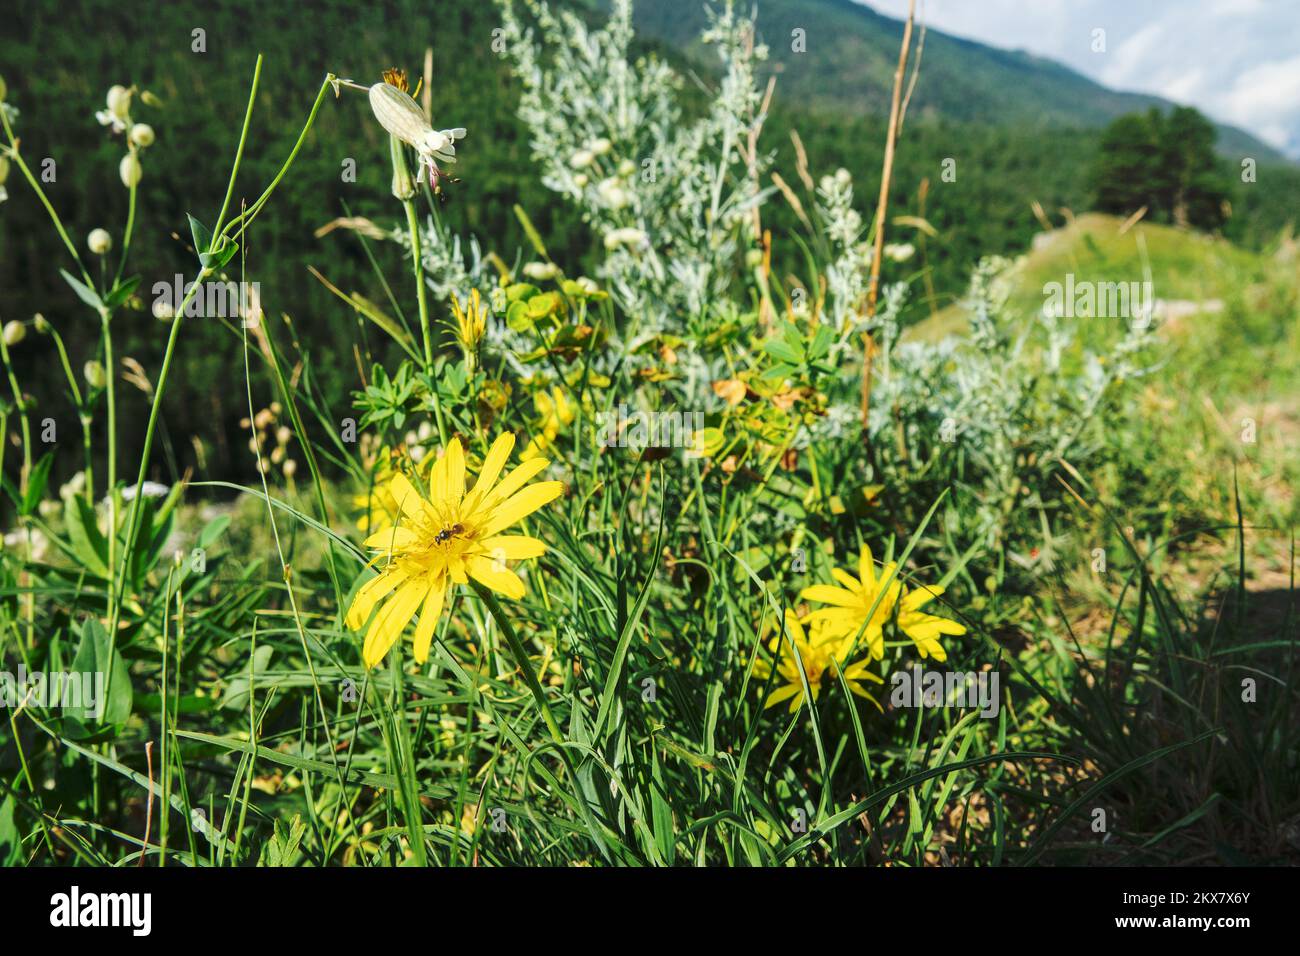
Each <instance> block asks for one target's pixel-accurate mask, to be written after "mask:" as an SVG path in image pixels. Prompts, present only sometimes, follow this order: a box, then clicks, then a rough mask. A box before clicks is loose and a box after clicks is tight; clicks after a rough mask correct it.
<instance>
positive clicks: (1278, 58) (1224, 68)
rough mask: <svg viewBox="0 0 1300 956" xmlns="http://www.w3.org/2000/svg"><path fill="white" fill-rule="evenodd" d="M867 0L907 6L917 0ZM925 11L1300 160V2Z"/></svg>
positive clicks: (1124, 0) (921, 7) (960, 4)
mask: <svg viewBox="0 0 1300 956" xmlns="http://www.w3.org/2000/svg"><path fill="white" fill-rule="evenodd" d="M859 2H863V3H865V4H866V5H867V6H870V7H873V8H875V9H876V10H878V11H880V12H881V13H884V14H888V15H889V16H895V17H900V18H901V17H903V16H905V15H906V13H907V4H908V0H859ZM922 12H924V15H925V17H924V18H925V20H926V22H928V23H929V24H930V26H932V27H934V28H935V29H938V30H942V31H944V32H945V33H953V34H956V35H958V36H963V37H968V38H969V39H972V40H978V41H980V42H981V43H987V44H989V45H991V46H999V47H1005V48H1008V49H1023V50H1028V51H1029V52H1031V53H1037V54H1039V55H1040V56H1046V57H1051V58H1052V59H1054V60H1059V61H1060V62H1062V63H1064V64H1066V65H1067V66H1069V67H1072V68H1073V69H1075V70H1078V71H1079V72H1080V73H1083V74H1084V75H1086V76H1089V77H1091V78H1092V79H1094V80H1097V81H1098V82H1099V83H1103V84H1105V85H1106V86H1109V87H1112V88H1114V89H1119V90H1132V91H1135V92H1140V93H1155V94H1157V95H1159V96H1163V97H1166V98H1168V99H1171V100H1174V101H1176V102H1179V103H1188V104H1190V105H1192V106H1195V107H1197V108H1198V109H1200V110H1201V111H1202V112H1204V113H1206V114H1207V115H1209V116H1212V117H1214V118H1215V119H1216V120H1219V121H1220V122H1224V123H1229V124H1231V125H1233V126H1239V127H1241V128H1242V129H1245V130H1249V131H1250V132H1251V133H1254V134H1255V135H1256V136H1258V137H1259V138H1260V139H1262V140H1264V141H1265V142H1267V143H1269V144H1271V145H1273V146H1276V147H1277V148H1278V149H1280V150H1282V151H1284V152H1286V153H1288V154H1289V155H1291V156H1293V157H1296V158H1300V0H917V15H918V17H920V16H921V14H922ZM1096 29H1103V30H1105V31H1106V37H1105V39H1106V49H1105V52H1094V51H1093V49H1092V39H1093V31H1094V30H1096ZM922 72H923V73H924V68H923V69H922Z"/></svg>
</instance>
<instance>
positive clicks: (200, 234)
mask: <svg viewBox="0 0 1300 956" xmlns="http://www.w3.org/2000/svg"><path fill="white" fill-rule="evenodd" d="M185 218H186V219H188V220H189V221H190V235H191V236H193V237H194V251H195V252H196V253H198V255H199V261H202V260H203V256H204V254H205V253H206V252H207V251H208V247H209V246H211V245H212V230H211V229H209V228H208V227H207V226H205V225H203V223H201V222H199V221H198V220H197V219H195V218H194V217H193V216H191V215H190V214H189V213H186V214H185ZM204 265H207V263H204Z"/></svg>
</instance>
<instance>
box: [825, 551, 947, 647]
mask: <svg viewBox="0 0 1300 956" xmlns="http://www.w3.org/2000/svg"><path fill="white" fill-rule="evenodd" d="M831 574H832V575H834V576H835V580H837V581H839V582H840V584H842V585H844V587H842V588H837V587H835V586H833V585H830V584H814V585H813V586H811V587H807V588H804V589H803V591H802V592H800V596H801V597H803V598H806V599H807V600H810V601H820V602H821V603H823V604H829V605H831V606H830V607H825V608H821V609H820V610H817V611H813V612H812V614H810V615H809V620H811V621H812V622H814V623H821V624H823V625H824V626H825V627H827V628H828V629H829V630H830V631H831V632H833V633H836V634H840V635H843V636H845V637H846V639H848V640H852V639H853V638H854V637H856V635H857V633H858V631H860V630H862V629H863V625H864V624H866V630H865V632H864V633H863V640H865V641H866V642H867V646H868V647H869V648H870V649H871V656H872V657H875V658H877V659H880V658H882V657H884V655H885V636H884V625H885V623H886V622H887V621H888V620H889V619H890V618H891V617H892V616H893V614H894V611H895V610H897V612H898V626H899V628H900V629H901V630H902V631H903V633H904V634H906V635H907V636H908V637H909V638H911V639H912V642H913V643H914V644H915V645H916V649H917V651H918V653H920V655H921V657H923V658H924V657H933V658H934V659H935V660H936V661H946V660H947V659H948V654H947V652H946V651H944V649H943V645H942V644H940V643H939V636H940V635H942V634H951V635H954V636H955V635H960V634H965V633H966V628H965V627H964V626H962V625H961V624H958V623H957V622H956V621H950V620H948V619H947V618H946V617H938V616H937V615H934V614H927V613H925V612H924V611H922V610H921V608H922V607H924V606H925V605H926V604H927V603H929V602H930V601H932V600H933V599H934V598H936V597H938V596H939V595H941V594H943V590H944V589H943V588H941V587H936V586H929V585H922V586H921V587H918V588H912V589H910V590H908V591H906V592H904V590H903V586H902V584H900V583H899V582H898V581H897V580H894V578H896V574H897V565H895V564H894V563H893V562H892V561H891V562H890V563H889V564H886V565H885V566H884V568H882V569H881V574H880V576H879V577H877V576H876V569H875V563H874V561H873V560H872V557H871V549H870V548H869V547H866V546H863V548H862V554H861V555H860V556H859V558H858V576H857V578H854V577H853V576H852V575H850V574H849V573H848V572H846V571H841V570H840V569H839V568H833V569H832V570H831ZM886 581H888V582H889V584H888V586H886V584H885V582H886ZM882 590H883V591H884V596H883V597H882V598H881V599H880V603H879V604H878V605H877V606H876V610H875V613H873V614H872V615H871V620H870V621H869V622H868V621H867V613H868V611H870V610H871V605H872V604H875V602H876V597H877V595H879V594H880V593H881V592H882Z"/></svg>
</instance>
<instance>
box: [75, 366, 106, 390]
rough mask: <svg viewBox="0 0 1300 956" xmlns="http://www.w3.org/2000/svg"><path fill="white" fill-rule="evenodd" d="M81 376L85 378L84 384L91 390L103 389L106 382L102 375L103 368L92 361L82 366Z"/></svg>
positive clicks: (104, 376)
mask: <svg viewBox="0 0 1300 956" xmlns="http://www.w3.org/2000/svg"><path fill="white" fill-rule="evenodd" d="M81 374H82V375H84V376H85V378H86V384H87V385H89V386H90V387H91V388H103V387H104V384H105V383H106V382H107V381H108V377H107V376H106V375H105V374H104V366H103V365H101V364H100V363H99V362H96V361H95V360H94V359H91V360H90V361H89V362H87V363H86V364H85V365H83V366H82V368H81Z"/></svg>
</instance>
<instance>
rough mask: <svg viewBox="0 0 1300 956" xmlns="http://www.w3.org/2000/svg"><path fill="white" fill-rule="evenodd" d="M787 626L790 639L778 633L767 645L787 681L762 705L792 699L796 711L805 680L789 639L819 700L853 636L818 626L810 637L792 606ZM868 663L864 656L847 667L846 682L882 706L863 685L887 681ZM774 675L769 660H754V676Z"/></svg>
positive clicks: (840, 664)
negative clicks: (864, 683)
mask: <svg viewBox="0 0 1300 956" xmlns="http://www.w3.org/2000/svg"><path fill="white" fill-rule="evenodd" d="M785 629H786V633H787V634H788V635H789V637H790V640H789V641H787V640H786V639H785V638H783V637H782V636H781V635H780V634H777V635H776V636H775V637H773V638H772V640H771V642H770V643H769V644H768V648H769V649H770V650H771V652H772V656H773V657H774V658H776V662H777V663H776V671H777V674H778V675H779V676H780V677H781V678H783V680H784V683H783V684H782V686H780V687H777V688H776V690H774V691H772V693H770V694H769V695H768V697H767V701H766V702H765V703H764V704H763V706H764V707H773V706H775V705H776V704H779V703H781V702H782V701H783V700H789V701H790V712H791V713H793V712H794V711H796V710H798V709H799V707H800V706H801V705H802V704H803V701H804V696H805V695H804V689H803V681H802V680H801V679H800V677H799V663H798V662H796V661H795V659H794V655H792V654H791V653H790V641H793V642H794V646H795V648H796V650H798V652H799V661H801V662H802V663H803V672H804V676H806V677H807V678H808V689H809V690H810V691H812V697H813V700H816V699H817V698H818V696H819V695H820V694H821V688H822V679H823V678H824V677H826V676H827V675H830V676H831V677H832V678H833V677H834V676H835V674H836V672H837V671H838V670H839V668H840V667H842V666H843V663H844V658H845V657H846V656H847V655H848V653H849V651H850V650H852V646H851V645H852V638H851V637H850V638H847V639H846V638H845V637H843V636H842V635H839V634H836V633H834V632H832V631H830V630H828V629H827V628H825V627H819V628H816V629H815V630H814V632H813V636H812V638H811V639H810V638H809V636H808V634H807V633H805V631H804V629H803V625H802V624H800V623H799V618H798V617H796V616H795V614H794V612H793V611H791V610H789V609H787V610H786V612H785ZM869 666H870V660H869V659H868V658H863V659H862V660H860V661H857V662H856V663H853V664H850V665H848V666H847V667H844V669H843V673H844V681H845V683H846V684H848V687H849V690H851V691H852V692H853V693H855V694H857V695H858V696H859V697H865V698H866V699H867V700H869V701H871V702H872V703H873V704H876V706H877V707H879V706H880V704H879V703H877V701H876V699H875V698H874V697H872V696H871V694H869V693H867V691H866V689H865V688H864V687H863V686H862V681H863V680H870V681H875V682H876V683H877V684H881V683H884V680H883V679H882V678H881V677H879V676H878V675H876V674H873V673H871V672H870V671H869V670H868V669H867V668H868V667H869ZM771 674H772V665H771V664H770V663H769V662H768V661H766V660H763V659H762V658H760V659H758V660H756V661H755V662H754V677H755V678H757V679H758V680H760V681H766V680H767V679H768V677H769V676H771Z"/></svg>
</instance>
